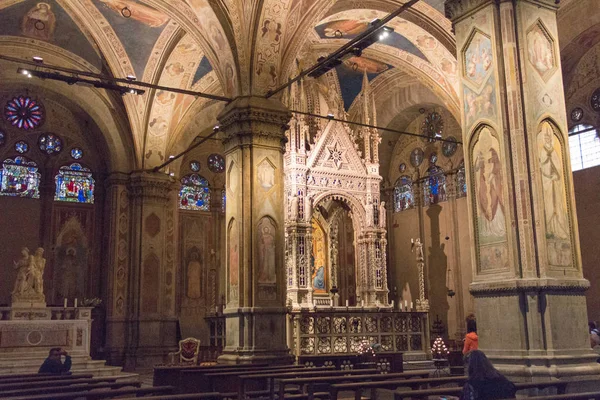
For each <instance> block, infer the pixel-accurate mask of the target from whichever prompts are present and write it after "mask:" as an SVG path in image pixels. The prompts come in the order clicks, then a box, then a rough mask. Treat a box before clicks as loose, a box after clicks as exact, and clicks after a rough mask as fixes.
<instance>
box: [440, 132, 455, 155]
mask: <svg viewBox="0 0 600 400" xmlns="http://www.w3.org/2000/svg"><path fill="white" fill-rule="evenodd" d="M457 147H458V145H457V143H456V138H455V137H454V136H448V137H447V138H446V141H445V142H444V143H442V154H443V155H444V156H446V157H452V156H453V155H454V153H456V148H457Z"/></svg>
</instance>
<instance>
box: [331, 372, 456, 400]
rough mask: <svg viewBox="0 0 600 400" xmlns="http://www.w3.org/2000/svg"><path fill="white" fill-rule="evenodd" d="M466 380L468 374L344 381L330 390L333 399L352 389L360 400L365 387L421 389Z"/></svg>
mask: <svg viewBox="0 0 600 400" xmlns="http://www.w3.org/2000/svg"><path fill="white" fill-rule="evenodd" d="M466 381H467V377H466V376H449V377H443V378H426V379H395V380H385V381H380V382H355V383H342V384H334V385H331V387H330V390H329V398H330V399H331V400H337V398H338V395H339V393H340V392H344V391H351V392H354V398H355V399H357V400H360V398H361V394H362V391H363V390H364V389H370V390H371V391H372V392H373V393H374V391H375V390H376V389H391V390H394V389H396V388H398V387H409V388H411V389H412V390H416V389H420V388H421V387H422V386H429V385H446V384H457V385H461V386H462V385H463V384H464V383H465V382H466Z"/></svg>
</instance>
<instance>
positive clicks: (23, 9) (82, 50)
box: [0, 0, 102, 68]
mask: <svg viewBox="0 0 600 400" xmlns="http://www.w3.org/2000/svg"><path fill="white" fill-rule="evenodd" d="M0 35H3V36H25V37H30V38H33V39H37V40H42V41H46V42H49V43H52V44H53V45H56V46H59V47H62V48H63V49H66V50H68V51H70V52H71V53H73V54H76V55H78V56H79V57H81V58H83V59H84V60H86V61H87V62H89V63H90V64H92V65H94V66H95V67H97V68H100V67H101V65H102V62H101V60H100V57H99V56H98V53H96V51H95V50H94V47H93V46H92V44H91V43H90V42H89V41H88V39H87V38H86V37H85V35H84V34H83V33H82V32H81V30H79V27H78V26H77V25H76V24H75V22H74V21H73V20H72V19H71V17H70V16H69V15H68V14H67V13H66V11H65V10H64V9H63V8H62V7H61V6H60V5H58V3H56V1H55V0H47V1H24V2H22V3H18V4H15V5H13V6H11V7H8V8H5V9H3V10H2V12H0Z"/></svg>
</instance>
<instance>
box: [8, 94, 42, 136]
mask: <svg viewBox="0 0 600 400" xmlns="http://www.w3.org/2000/svg"><path fill="white" fill-rule="evenodd" d="M4 116H5V117H6V120H7V121H8V122H10V123H11V124H12V125H13V126H16V127H17V128H20V129H26V130H28V129H34V128H37V127H38V126H40V124H41V123H42V122H43V121H44V109H43V107H42V104H41V103H39V102H37V101H36V100H33V99H31V98H30V97H26V96H18V97H13V98H12V99H10V100H9V101H8V102H7V103H6V106H4Z"/></svg>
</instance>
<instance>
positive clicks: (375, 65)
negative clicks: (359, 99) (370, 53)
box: [336, 57, 393, 111]
mask: <svg viewBox="0 0 600 400" xmlns="http://www.w3.org/2000/svg"><path fill="white" fill-rule="evenodd" d="M391 68H393V66H391V65H389V64H385V63H382V62H379V61H376V60H373V59H371V58H367V57H351V58H349V59H347V60H345V61H344V63H343V64H341V65H340V66H338V67H337V68H336V72H337V76H338V79H339V80H340V89H341V91H342V99H343V100H344V108H345V109H346V111H347V110H349V109H350V106H351V105H352V103H353V102H354V99H355V98H356V96H358V94H359V93H360V91H361V89H362V81H363V72H364V71H365V70H366V71H367V77H368V78H369V81H372V80H373V79H375V77H376V76H378V75H379V74H381V73H383V72H385V71H387V70H389V69H391Z"/></svg>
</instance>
